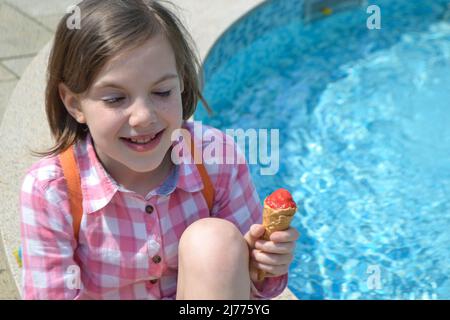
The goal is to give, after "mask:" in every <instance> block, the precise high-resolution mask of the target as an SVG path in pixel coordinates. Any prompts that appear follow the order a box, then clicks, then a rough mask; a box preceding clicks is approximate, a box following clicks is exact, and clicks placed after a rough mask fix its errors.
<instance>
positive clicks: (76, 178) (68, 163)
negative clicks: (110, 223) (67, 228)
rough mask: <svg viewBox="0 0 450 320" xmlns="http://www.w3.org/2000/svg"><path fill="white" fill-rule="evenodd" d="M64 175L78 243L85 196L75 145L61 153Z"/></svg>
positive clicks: (60, 158)
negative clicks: (82, 191) (82, 189)
mask: <svg viewBox="0 0 450 320" xmlns="http://www.w3.org/2000/svg"><path fill="white" fill-rule="evenodd" d="M59 160H60V162H61V167H62V170H63V173H64V177H65V178H66V181H67V189H68V191H69V204H70V213H71V214H72V219H73V233H74V235H75V239H76V240H77V243H78V234H79V233H80V224H81V218H82V217H83V196H82V193H81V179H80V172H79V170H78V165H77V162H76V160H75V154H74V150H73V145H72V146H70V147H69V148H68V149H66V150H65V151H64V152H62V153H61V154H60V155H59Z"/></svg>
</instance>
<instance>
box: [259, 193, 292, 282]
mask: <svg viewBox="0 0 450 320" xmlns="http://www.w3.org/2000/svg"><path fill="white" fill-rule="evenodd" d="M296 211H297V208H286V209H273V208H271V207H269V206H268V205H267V204H266V200H264V209H263V226H264V228H266V232H264V236H263V239H264V240H267V241H268V240H270V235H271V234H272V233H274V232H275V231H283V230H286V229H288V228H289V225H290V224H291V221H292V218H293V217H294V214H295V212H296ZM264 276H265V272H264V271H262V270H258V276H257V279H258V281H262V280H264Z"/></svg>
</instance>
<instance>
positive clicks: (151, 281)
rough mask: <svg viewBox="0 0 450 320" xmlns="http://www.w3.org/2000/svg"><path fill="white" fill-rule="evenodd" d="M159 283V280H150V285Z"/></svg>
mask: <svg viewBox="0 0 450 320" xmlns="http://www.w3.org/2000/svg"><path fill="white" fill-rule="evenodd" d="M157 282H158V279H152V280H150V283H151V284H155V283H157Z"/></svg>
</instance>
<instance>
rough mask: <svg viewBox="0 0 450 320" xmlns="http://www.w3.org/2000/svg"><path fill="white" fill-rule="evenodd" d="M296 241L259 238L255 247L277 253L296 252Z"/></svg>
mask: <svg viewBox="0 0 450 320" xmlns="http://www.w3.org/2000/svg"><path fill="white" fill-rule="evenodd" d="M295 245H296V243H295V242H273V241H264V240H258V241H256V242H255V249H258V250H261V251H264V252H267V253H277V254H288V253H292V252H294V249H295Z"/></svg>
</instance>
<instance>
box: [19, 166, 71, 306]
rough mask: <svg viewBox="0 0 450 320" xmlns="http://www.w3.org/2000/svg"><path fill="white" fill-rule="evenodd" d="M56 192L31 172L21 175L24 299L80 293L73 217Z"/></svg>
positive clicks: (56, 297) (69, 296)
mask: <svg viewBox="0 0 450 320" xmlns="http://www.w3.org/2000/svg"><path fill="white" fill-rule="evenodd" d="M59 195H60V192H58V190H57V189H56V188H48V185H47V184H43V183H41V182H40V181H38V179H36V178H35V177H34V176H33V175H32V174H30V173H29V174H27V175H26V177H25V178H24V181H23V184H22V188H21V193H20V211H21V212H20V213H21V236H22V254H23V279H22V281H23V283H22V287H23V298H24V299H45V300H47V299H75V298H76V297H77V296H78V294H79V291H80V290H79V285H77V281H79V282H80V280H79V273H77V271H79V268H78V265H77V263H76V262H75V261H74V259H73V254H74V250H75V248H76V245H77V244H76V241H75V239H74V234H73V229H72V217H71V215H70V213H68V210H67V209H68V208H65V207H64V202H63V201H61V200H62V199H61V198H60V197H59ZM64 209H66V210H64Z"/></svg>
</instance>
